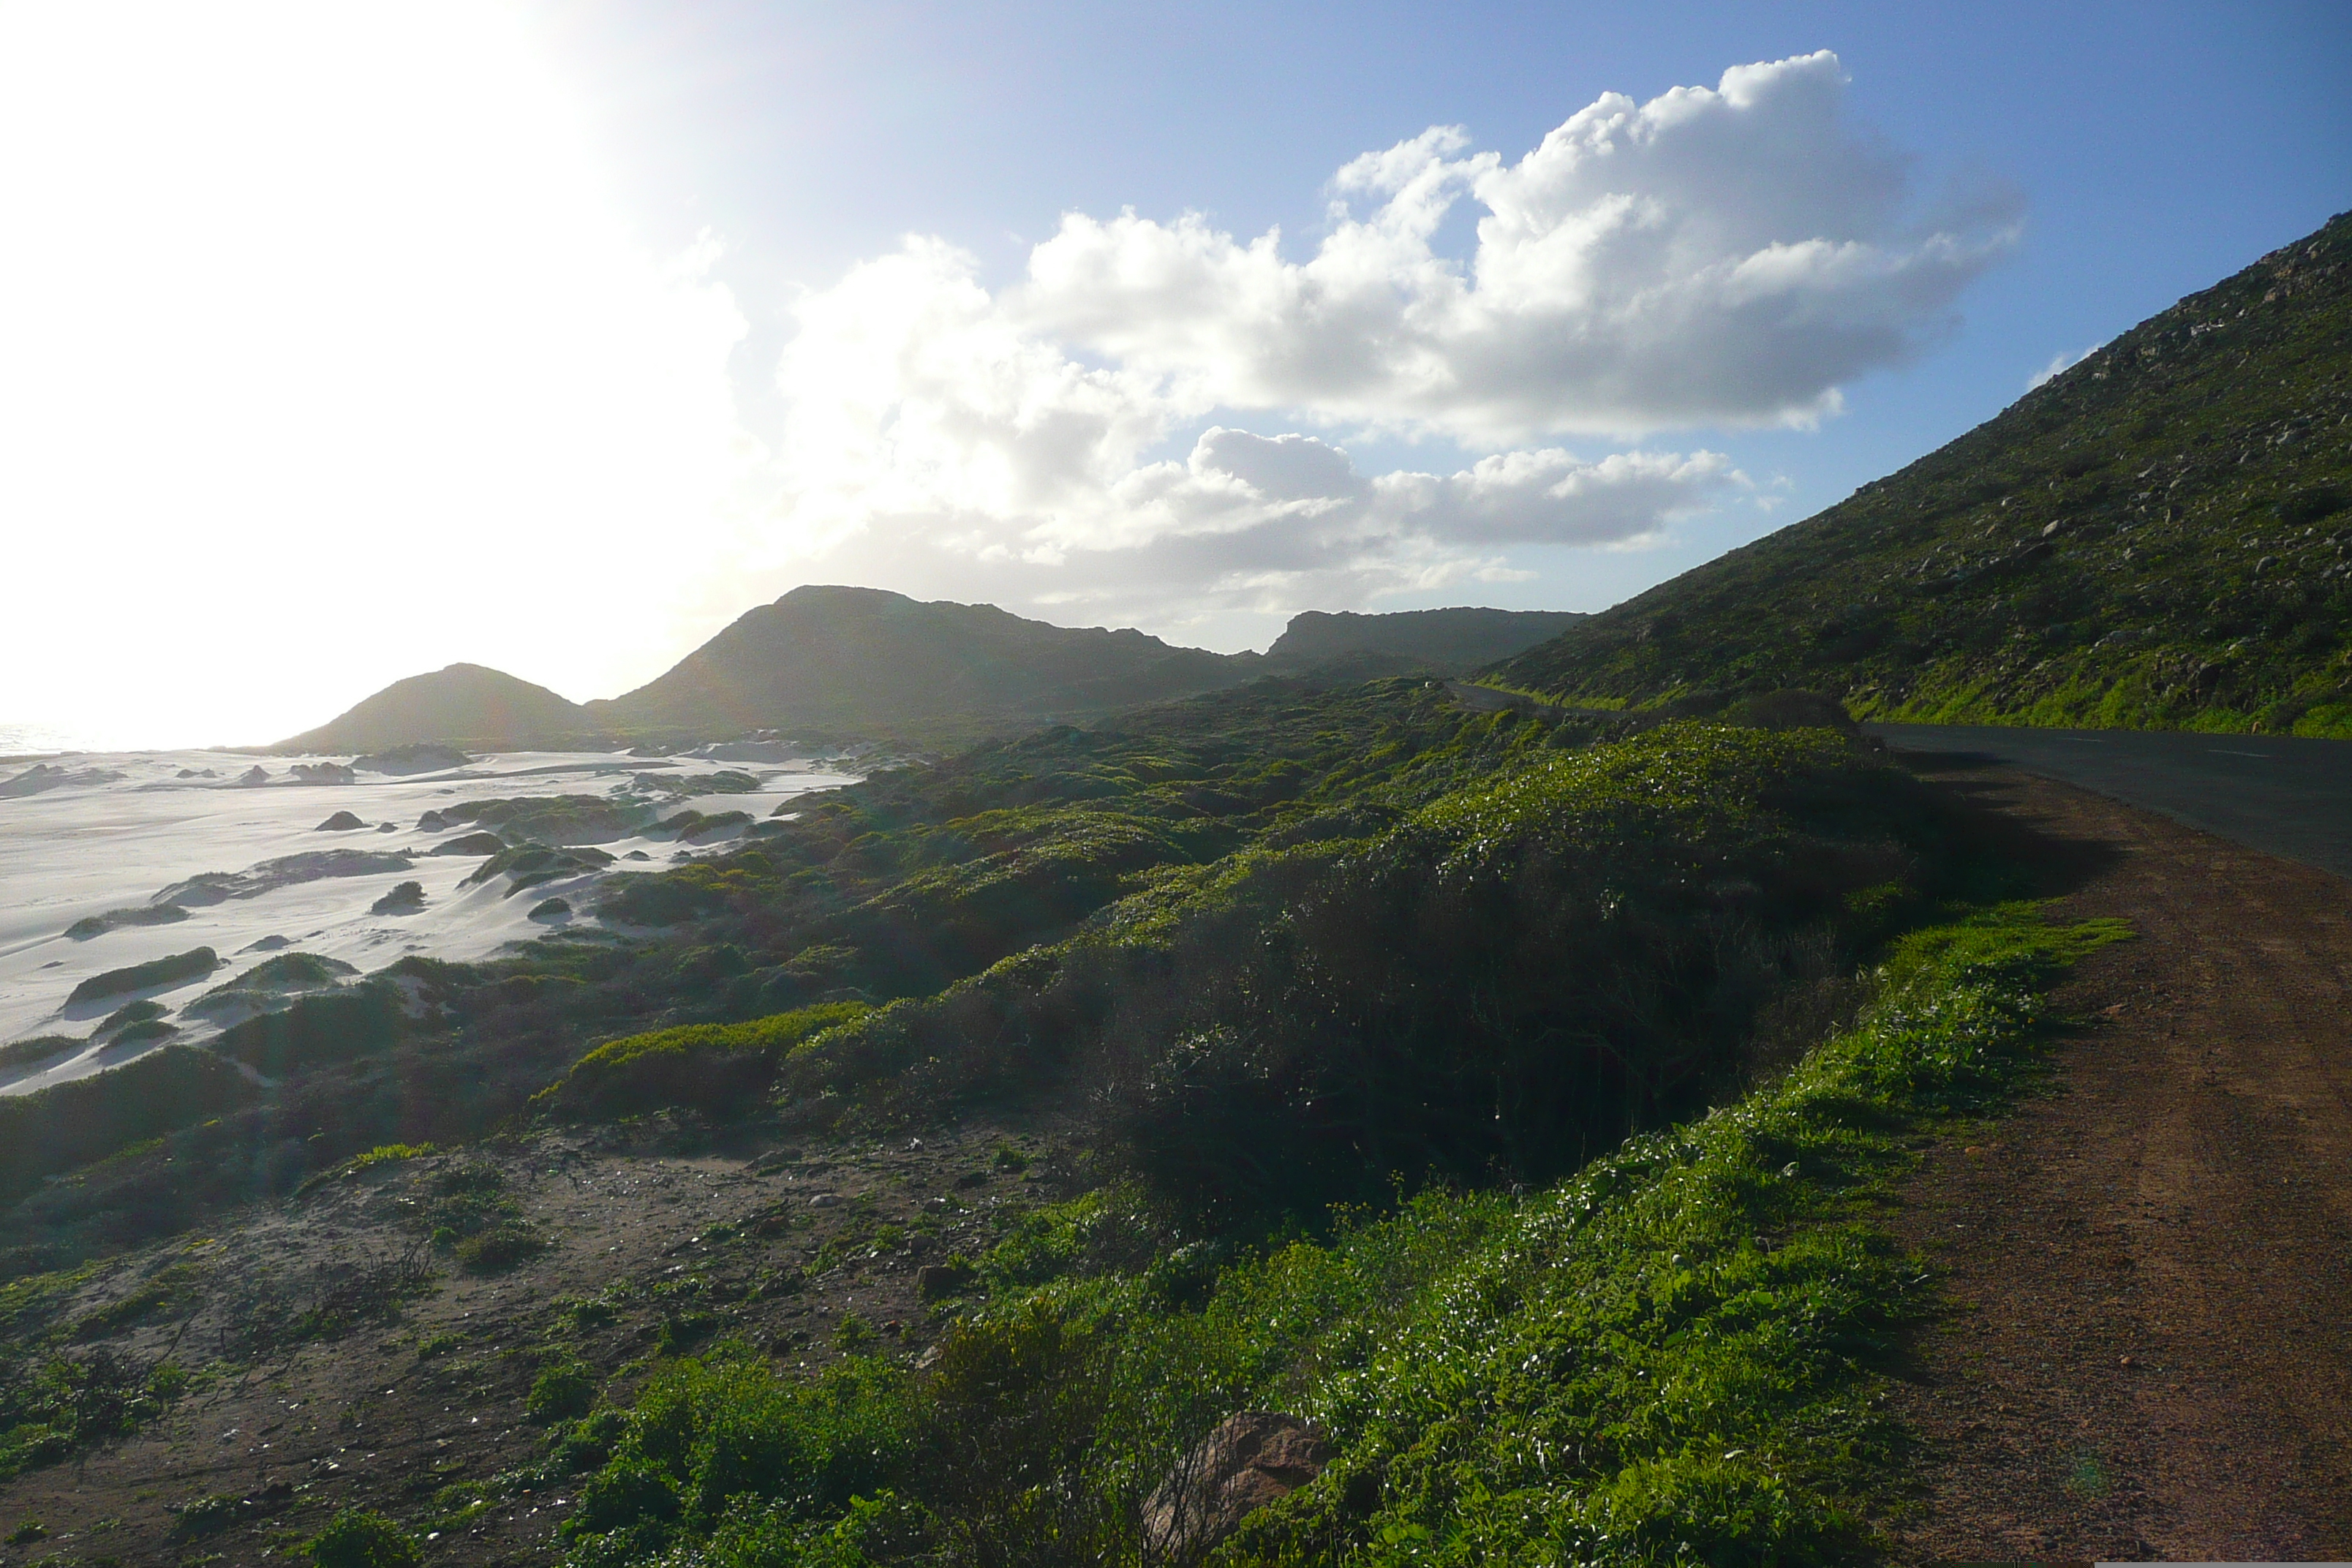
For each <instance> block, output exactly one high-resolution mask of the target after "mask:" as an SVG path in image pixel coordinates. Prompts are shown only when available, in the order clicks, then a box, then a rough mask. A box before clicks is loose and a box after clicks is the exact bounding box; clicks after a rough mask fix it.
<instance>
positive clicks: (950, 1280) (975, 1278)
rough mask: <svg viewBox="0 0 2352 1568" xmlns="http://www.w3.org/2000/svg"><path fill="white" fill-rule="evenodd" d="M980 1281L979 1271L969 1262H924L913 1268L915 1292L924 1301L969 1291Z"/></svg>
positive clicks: (968, 1292)
mask: <svg viewBox="0 0 2352 1568" xmlns="http://www.w3.org/2000/svg"><path fill="white" fill-rule="evenodd" d="M979 1283H980V1271H979V1270H978V1269H976V1268H973V1267H972V1266H971V1264H969V1263H965V1262H961V1261H957V1262H950V1263H926V1264H924V1265H923V1266H922V1267H921V1268H918V1269H916V1270H915V1294H916V1295H918V1296H919V1297H921V1298H922V1299H923V1300H926V1301H941V1300H946V1299H947V1298H948V1297H950V1296H962V1295H968V1294H970V1293H971V1288H972V1287H973V1286H974V1285H977V1284H979Z"/></svg>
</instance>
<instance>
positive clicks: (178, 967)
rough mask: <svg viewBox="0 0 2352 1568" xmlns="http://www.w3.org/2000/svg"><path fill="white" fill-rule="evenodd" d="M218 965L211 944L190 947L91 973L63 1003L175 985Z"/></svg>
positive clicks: (67, 1003)
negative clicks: (126, 967)
mask: <svg viewBox="0 0 2352 1568" xmlns="http://www.w3.org/2000/svg"><path fill="white" fill-rule="evenodd" d="M219 967H220V954H218V953H216V952H214V951H213V950H212V949H211V948H209V947H198V948H191V949H189V950H188V951H187V952H175V953H173V954H172V955H171V956H170V957H168V958H156V959H150V960H149V961H148V962H147V963H134V964H132V965H131V967H129V968H128V969H110V970H108V971H107V972H106V973H103V974H93V975H91V976H90V977H89V979H87V980H85V981H83V982H82V983H81V984H79V985H77V986H75V987H74V988H73V990H72V991H71V992H69V993H68V994H67V996H66V1005H68V1006H72V1005H74V1004H75V1003H78V1002H94V1001H96V1000H98V999H99V998H100V997H102V996H120V995H121V994H123V993H124V992H126V991H145V990H147V989H149V988H150V987H152V986H157V985H176V984H181V983H182V982H184V981H189V980H195V979H198V978H201V977H202V976H204V975H206V974H210V973H212V972H213V971H214V970H215V969H218V968H219Z"/></svg>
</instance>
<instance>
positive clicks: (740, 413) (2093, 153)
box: [0, 0, 2352, 743]
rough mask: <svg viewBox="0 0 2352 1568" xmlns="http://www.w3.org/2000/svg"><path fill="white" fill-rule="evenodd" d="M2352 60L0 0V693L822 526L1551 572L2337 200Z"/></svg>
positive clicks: (1148, 19)
mask: <svg viewBox="0 0 2352 1568" xmlns="http://www.w3.org/2000/svg"><path fill="white" fill-rule="evenodd" d="M1817 51H1831V52H1832V55H1833V57H1834V58H1828V57H1825V56H1818V55H1817ZM1806 57H1814V58H1811V60H1808V59H1807V58H1806ZM1727 71H1730V72H1733V73H1734V75H1733V76H1732V77H1727V76H1726V73H1727ZM2347 80H2352V20H2348V19H2347V12H2346V11H2345V9H2344V8H2343V7H2342V6H2341V5H2284V4H2283V5H2128V6H2126V5H2072V6H2050V5H2031V6H2029V5H1972V6H1968V7H1928V6H1887V5H1851V6H1849V5H1684V6H1675V7H1664V6H1648V7H1643V6H1628V5H1614V6H1606V7H1603V6H1584V5H1546V6H1528V5H1519V6H1513V5H1444V6H1437V5H1347V6H1339V5H1283V6H1268V5H1251V6H1243V5H1192V6H1186V7H1183V8H1181V9H1179V8H1142V7H1131V6H1113V5H1045V4H1035V5H991V6H982V7H975V6H970V5H952V6H951V5H887V4H882V5H871V4H869V5H860V6H856V7H846V6H817V5H774V4H751V3H749V0H709V3H702V4H697V5H669V4H655V3H652V0H630V3H618V0H565V3H562V4H555V3H553V0H549V3H545V4H530V3H528V0H523V3H519V4H516V5H507V6H499V5H456V4H452V3H445V0H423V3H420V4H416V5H409V6H404V7H399V8H381V9H376V10H362V9H361V8H358V7H349V8H331V7H318V6H310V5H293V4H290V3H289V0H275V3H273V0H249V3H238V4H224V5H218V6H214V7H207V8H205V10H203V12H202V13H201V14H200V15H194V16H192V15H191V14H190V13H189V12H188V11H187V9H186V8H184V7H175V6H170V5H163V4H161V3H160V0H152V3H147V4H142V3H138V0H121V3H118V4H103V3H93V4H91V5H83V6H74V7H57V6H36V5H22V4H9V3H6V0H0V223H5V225H6V226H8V227H9V228H10V229H11V230H12V232H13V233H14V235H15V236H16V237H17V239H18V240H19V242H20V243H18V244H16V245H15V246H13V247H11V248H10V250H9V251H8V252H7V253H6V254H5V257H0V339H5V341H6V342H7V343H8V345H9V347H10V350H11V353H9V354H8V355H5V356H0V517H5V520H6V522H5V526H6V527H7V528H8V530H9V531H10V532H11V533H12V534H13V535H14V539H13V541H12V542H13V544H14V547H15V550H16V558H17V564H18V567H19V581H20V582H37V583H39V584H41V587H40V589H39V590H38V591H37V592H26V591H23V590H20V591H19V593H18V595H17V597H16V603H15V604H14V605H13V606H12V608H13V609H14V611H15V613H16V619H17V623H18V626H19V628H20V633H21V635H23V636H24V637H26V638H28V639H30V640H33V641H44V640H46V641H48V642H51V643H54V644H56V645H58V646H64V645H66V644H68V643H72V644H77V645H79V646H80V647H84V648H85V649H87V650H88V652H87V653H86V656H85V657H83V658H78V659H75V660H72V661H68V662H66V663H62V664H55V663H53V664H49V665H47V666H43V667H39V668H32V667H28V666H27V665H26V664H24V663H22V662H20V663H19V664H17V665H16V666H15V667H13V668H10V669H8V670H7V671H6V672H5V673H0V720H6V721H29V722H41V723H49V724H54V725H61V726H65V727H68V728H72V729H76V730H78V731H79V732H84V733H91V734H97V733H101V732H102V733H104V734H106V735H109V736H132V735H135V736H136V737H137V738H140V739H142V740H146V741H149V742H155V743H162V742H170V741H184V740H211V739H247V740H252V739H266V738H268V736H269V735H271V734H275V733H283V732H287V731H292V730H294V729H298V728H300V727H303V726H305V725H307V724H309V723H312V722H316V721H318V720H320V719H322V718H324V717H325V716H326V715H327V714H328V713H330V712H331V711H333V710H337V709H339V708H341V707H342V706H345V705H347V704H348V703H349V702H350V701H352V700H356V699H357V698H358V697H359V696H361V695H362V694H364V693H365V692H366V691H368V690H370V689H373V688H375V687H377V686H380V685H382V684H384V683H385V682H387V681H389V680H391V679H396V678H398V677H400V676H403V675H405V674H409V673H413V672H414V671H415V670H417V669H419V668H434V667H437V666H438V665H440V664H443V663H446V662H449V661H451V660H456V659H472V660H476V661H478V662H483V663H488V664H492V665H496V666H498V667H499V668H508V669H510V670H512V671H514V672H515V673H517V674H519V675H522V676H525V677H526V678H528V679H535V680H540V681H541V682H544V683H546V684H549V685H551V686H553V687H555V688H556V689H559V690H562V691H563V692H564V693H565V694H566V695H568V696H572V697H574V698H588V697H595V696H605V695H612V694H614V693H615V692H617V691H619V690H622V689H626V688H627V687H629V686H632V685H635V684H637V683H639V682H641V681H643V680H645V679H650V678H651V677H652V676H653V675H655V674H657V673H658V672H659V671H660V670H661V669H662V668H666V667H667V665H668V664H669V663H670V662H671V661H672V660H674V659H675V658H677V657H678V656H680V655H681V654H683V653H684V652H686V651H687V650H688V649H689V648H691V647H693V646H695V645H696V644H697V643H698V642H699V641H700V640H702V638H704V637H708V636H709V634H710V633H711V632H713V631H715V630H717V629H718V628H719V626H723V625H724V624H725V623H726V622H727V621H728V620H730V619H731V618H732V617H733V616H735V615H736V614H739V613H740V611H741V610H742V609H744V608H745V607H747V606H748V605H751V604H752V603H755V602H758V601H760V600H761V599H764V598H768V597H772V596H773V595H775V594H777V593H780V592H782V591H783V590H784V589H786V588H788V587H790V586H792V585H793V584H794V583H796V582H803V581H853V582H866V583H872V584H876V585H879V586H887V587H894V588H900V589H903V590H905V591H908V592H911V593H916V594H918V595H922V596H939V597H953V598H961V599H972V600H979V599H985V600H991V601H993V602H997V603H1001V604H1003V605H1006V607H1008V608H1011V609H1013V610H1015V611H1017V612H1019V613H1023V614H1027V615H1034V616H1042V617H1043V618H1047V619H1053V620H1057V621H1062V622H1065V623H1068V624H1101V623H1106V622H1107V623H1109V624H1134V625H1139V626H1144V627H1145V628H1146V629H1147V630H1150V631H1153V632H1156V633H1159V634H1160V635H1162V636H1165V637H1169V638H1170V639H1171V641H1179V642H1194V643H1202V644H1206V645H1208V646H1213V647H1244V646H1257V647H1263V646H1264V645H1265V642H1266V641H1268V640H1269V639H1270V638H1271V637H1273V636H1274V635H1275V633H1276V632H1277V631H1278V630H1279V629H1280V626H1281V623H1282V620H1283V618H1284V617H1285V616H1286V615H1287V614H1288V613H1290V612H1291V611H1294V610H1297V609H1300V608H1308V607H1325V608H1339V607H1355V608H1373V609H1380V608H1410V607H1416V606H1420V605H1435V604H1463V603H1484V604H1498V605H1519V606H1527V607H1558V608H1575V609H1599V608H1601V607H1604V606H1605V605H1608V604H1610V603H1613V602H1615V601H1616V600H1618V599H1621V598H1622V597H1624V596H1626V595H1629V594H1631V593H1633V592H1637V591H1639V590H1640V589H1641V588H1643V587H1644V586H1647V585H1649V584H1653V583H1654V582H1657V581H1660V580H1663V579H1664V578H1665V577H1667V576H1670V575H1672V574H1674V573H1675V572H1677V571H1679V570H1682V569H1683V568H1685V567H1686V566H1688V565H1690V564H1692V563H1696V562H1697V561H1699V560H1703V559H1706V558H1707V557H1708V556H1711V555H1713V554H1715V553H1717V552H1719V551H1721V550H1722V549H1725V548H1727V547H1729V546H1731V545H1734V544H1737V543H1738V542H1744V541H1746V540H1748V539H1751V538H1754V537H1756V536H1758V535H1759V534H1760V533H1761V532H1763V531H1768V530H1769V529H1771V528H1774V527H1778V526H1781V525H1783V524H1785V523H1787V522H1790V521H1795V520H1796V519H1798V518H1801V517H1802V516H1805V515H1808V514H1810V513H1811V512H1813V511H1815V510H1819V509H1820V508H1821V507H1822V506H1825V505H1827V504H1830V503H1831V502H1832V501H1834V500H1837V499H1839V498H1840V497H1841V496H1843V495H1844V494H1845V493H1847V492H1848V491H1849V490H1850V489H1852V488H1853V486H1855V485H1856V484H1859V483H1861V482H1863V481H1864V480H1866V479H1872V478H1874V477H1876V476H1878V475H1880V474H1883V473H1885V472H1888V471H1890V470H1892V469H1894V468H1898V467H1900V466H1901V465H1902V464H1903V463H1905V462H1906V461H1908V460H1910V459H1911V458H1916V457H1917V456H1919V455H1921V454H1922V453H1925V452H1927V451H1929V450H1932V449H1933V448H1934V447H1937V446H1938V445H1940V444H1942V443H1943V442H1945V441H1947V440H1948V439H1950V438H1952V437H1955V436H1957V435H1958V434H1959V433H1960V432H1961V431H1963V430H1965V429H1966V428H1968V427H1969V426H1971V425H1973V424H1975V423H1976V422H1978V421H1979V420H1981V419H1983V418H1986V417H1988V416H1990V415H1992V414H1994V413H1996V412H1998V410H1999V409H2000V408H2001V407H2002V406H2004V405H2006V404H2007V403H2009V402H2010V401H2011V400H2012V399H2014V398H2015V397H2016V396H2017V395H2020V394H2021V392H2022V391H2023V390H2024V389H2025V387H2026V386H2027V384H2028V383H2029V381H2030V379H2031V378H2032V376H2033V375H2034V374H2036V373H2037V372H2039V371H2041V370H2042V369H2043V368H2044V367H2045V366H2047V365H2049V364H2050V363H2052V361H2053V358H2055V357H2058V356H2072V355H2075V354H2079V353H2081V352H2083V351H2084V350H2085V349H2086V348H2088V347H2090V346H2092V345H2094V344H2095V343H2097V342H2102V341H2104V340H2105V339H2106V338H2108V337H2110V336H2112V335H2114V334H2115V333H2116V332H2117V331H2122V330H2123V329H2125V328H2126V327H2128V326H2130V325H2131V324H2132V323H2134V322H2135V321H2139V320H2141V319H2143V318H2144V317H2146V316H2147V315H2148V314H2150V313H2151V312H2153V311H2155V310H2160V309H2162V308H2163V307H2165V306H2166V305H2168V304H2169V303H2170V302H2171V301H2172V300H2175V299H2177V298H2178V297H2179V296H2180V295H2181V294H2183V293H2186V292H2189V291H2191V290H2194V289H2199V288H2201V287H2204V286H2206V285H2208V284H2210V283H2211V282H2213V281H2215V280H2216V279H2220V278H2221V277H2222V276H2224V275H2226V274H2227V273H2229V272H2231V271H2232V270H2234V269H2236V268H2240V267H2242V266H2243V265H2245V264H2246V263H2248V262H2250V261H2252V259H2253V258H2256V257H2257V256H2259V255H2261V254H2262V253H2263V252H2264V251H2266V250H2269V249H2271V248H2273V247H2276V246H2278V245H2281V244H2284V243H2285V242H2287V241H2289V240H2291V239H2293V238H2294V237H2297V236H2299V235H2302V234H2305V233H2307V232H2308V231H2310V230H2311V229H2312V228H2314V227H2315V226H2318V225H2319V224H2320V223H2321V222H2323V221H2325V220H2326V217H2327V216H2330V215H2331V214H2333V213H2335V212H2337V211H2340V210H2343V209H2345V208H2347V207H2352V94H2347V93H2346V92H2344V91H2343V90H2342V84H2343V83H2344V82H2345V81H2347ZM1611 93H1614V94H1622V95H1623V100H1622V101H1618V100H1603V95H1604V94H1611ZM1612 103H1613V104H1614V107H1613V109H1612ZM1580 115H1581V118H1580V119H1578V120H1576V121H1573V122H1572V128H1573V127H1581V128H1582V129H1581V130H1579V131H1577V132H1576V135H1575V136H1573V137H1570V139H1569V141H1568V142H1563V143H1561V144H1560V145H1559V146H1557V147H1554V148H1553V150H1552V151H1551V152H1549V153H1544V154H1542V155H1539V156H1533V157H1531V156H1530V153H1531V152H1533V151H1534V150H1536V149H1538V146H1539V144H1542V143H1544V142H1545V139H1546V137H1547V135H1548V134H1549V133H1551V132H1554V131H1555V129H1556V128H1561V127H1563V126H1564V125H1570V123H1571V116H1580ZM1612 115H1613V116H1614V118H1612ZM1445 127H1458V128H1459V131H1460V134H1459V135H1458V136H1448V135H1443V134H1440V135H1436V136H1433V135H1431V134H1430V133H1431V132H1432V131H1433V128H1445ZM1563 134H1565V132H1564V133H1563ZM1368 155H1377V156H1371V157H1368ZM1522 160H1525V162H1522ZM1343 171H1348V173H1346V174H1343V173H1342V172H1343ZM1335 201H1341V202H1344V203H1345V204H1346V206H1345V210H1344V213H1343V214H1342V215H1340V216H1335V213H1334V209H1333V206H1332V204H1333V203H1334V202H1335ZM1123 214H1131V215H1132V216H1131V217H1122V215H1123ZM1484 219H1491V220H1492V222H1493V224H1494V225H1495V226H1496V232H1495V233H1494V234H1493V236H1492V237H1491V241H1489V240H1482V232H1484V231H1482V230H1481V229H1480V227H1479V224H1480V222H1481V220H1484ZM1276 229H1278V230H1279V232H1280V238H1279V242H1278V244H1271V243H1268V242H1265V239H1264V237H1265V236H1267V235H1268V234H1269V231H1272V230H1276ZM1253 242H1257V243H1255V244H1254V243H1253ZM1759 301H1760V302H1759ZM94 545H96V546H98V547H99V548H98V549H97V550H96V551H94V550H93V546H94ZM94 555H102V557H103V559H104V560H105V562H106V563H107V567H106V570H104V571H103V572H98V571H93V570H92V561H93V557H94ZM321 647H332V648H333V650H334V653H333V657H331V658H316V657H307V656H305V655H303V654H298V653H297V652H296V651H295V650H315V649H318V648H321ZM159 670H160V671H168V672H169V676H168V678H162V679H159V675H158V672H159Z"/></svg>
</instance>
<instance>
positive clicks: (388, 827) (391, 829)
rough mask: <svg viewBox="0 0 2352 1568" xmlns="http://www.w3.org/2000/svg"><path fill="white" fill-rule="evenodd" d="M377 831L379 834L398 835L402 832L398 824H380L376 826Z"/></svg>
mask: <svg viewBox="0 0 2352 1568" xmlns="http://www.w3.org/2000/svg"><path fill="white" fill-rule="evenodd" d="M375 830H376V831H377V832H378V833H397V832H399V831H400V824H398V823H397V822H379V823H377V824H376V825H375Z"/></svg>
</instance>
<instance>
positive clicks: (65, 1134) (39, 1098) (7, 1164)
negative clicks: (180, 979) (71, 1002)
mask: <svg viewBox="0 0 2352 1568" xmlns="http://www.w3.org/2000/svg"><path fill="white" fill-rule="evenodd" d="M256 1095H257V1091H256V1090H255V1089H254V1088H253V1086H252V1085H251V1084H249V1083H247V1081H246V1080H245V1078H244V1075H242V1074H241V1073H239V1072H238V1071H237V1070H236V1068H235V1067H233V1066H231V1065H230V1064H229V1063H227V1062H226V1061H224V1060H222V1059H221V1058H219V1057H217V1056H215V1055H214V1054H213V1053H212V1052H210V1051H201V1050H195V1049H193V1048H191V1047H186V1046H166V1047H163V1049H161V1050H158V1051H151V1052H150V1053H148V1054H147V1055H146V1056H143V1057H141V1058H138V1059H137V1060H136V1061H132V1062H129V1063H126V1064H124V1065H123V1066H121V1067H119V1068H114V1069H113V1070H112V1071H110V1072H104V1073H100V1074H98V1075H96V1076H94V1077H91V1078H85V1079H74V1080H73V1081H72V1082H69V1083H60V1084H57V1085H54V1086H53V1087H51V1088H48V1089H40V1090H38V1091H37V1092H35V1093H32V1094H23V1095H13V1096H9V1097H7V1098H5V1099H0V1196H13V1195H16V1194H20V1193H22V1192H23V1191H24V1190H25V1189H26V1188H27V1187H30V1186H31V1185H32V1184H35V1183H36V1182H37V1181H39V1180H40V1178H42V1177H43V1176H47V1175H53V1174H55V1173H58V1172H59V1171H65V1170H70V1169H71V1168H73V1167H74V1166H76V1165H79V1164H81V1163H85V1162H87V1161H90V1160H98V1159H103V1158H105V1157H106V1156H107V1155H109V1154H111V1153H113V1152H116V1151H117V1150H119V1149H121V1148H122V1147H123V1146H124V1145H125V1144H129V1143H134V1142H139V1141H140V1140H142V1139H147V1138H152V1137H154V1136H155V1135H156V1134H157V1133H159V1132H165V1131H170V1130H171V1129H173V1128H175V1127H185V1126H187V1125H189V1124H190V1123H192V1122H196V1121H204V1120H205V1119H206V1118H207V1117H213V1116H218V1115H219V1114H220V1113H221V1112H222V1111H224V1110H229V1109H231V1108H233V1107H236V1106H239V1105H243V1104H246V1103H247V1102H248V1101H250V1100H253V1099H255V1098H256Z"/></svg>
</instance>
